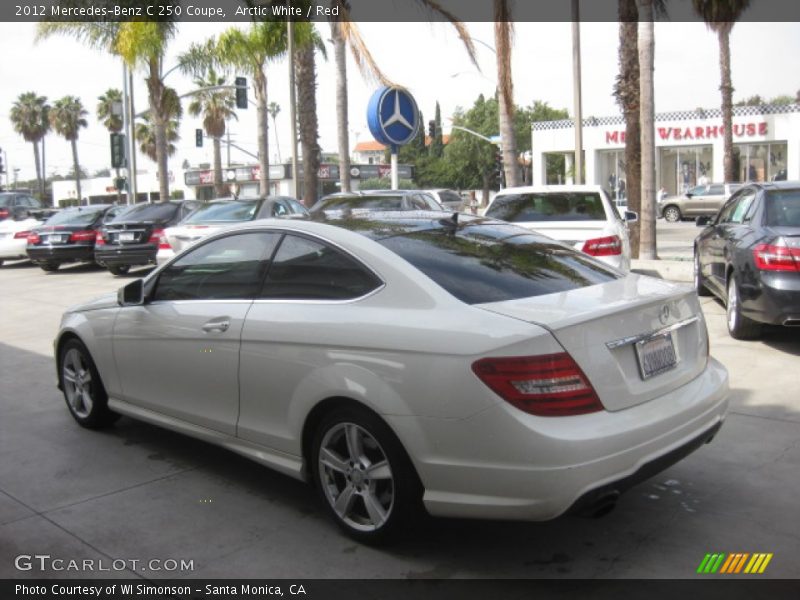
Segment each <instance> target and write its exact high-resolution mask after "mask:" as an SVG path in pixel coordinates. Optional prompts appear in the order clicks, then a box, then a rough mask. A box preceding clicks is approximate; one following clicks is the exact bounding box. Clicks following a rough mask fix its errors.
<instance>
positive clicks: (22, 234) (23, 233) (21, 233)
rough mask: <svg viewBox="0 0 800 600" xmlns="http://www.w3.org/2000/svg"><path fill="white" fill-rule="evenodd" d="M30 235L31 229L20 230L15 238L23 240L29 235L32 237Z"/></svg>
mask: <svg viewBox="0 0 800 600" xmlns="http://www.w3.org/2000/svg"><path fill="white" fill-rule="evenodd" d="M30 235H31V232H30V231H18V232H17V233H15V234H14V239H15V240H23V239H25V238H27V237H30Z"/></svg>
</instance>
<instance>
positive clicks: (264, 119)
mask: <svg viewBox="0 0 800 600" xmlns="http://www.w3.org/2000/svg"><path fill="white" fill-rule="evenodd" d="M255 91H256V122H257V127H258V166H259V170H260V174H259V177H258V193H259V195H260V196H263V197H265V198H266V197H267V196H268V195H269V140H268V139H267V135H268V134H269V117H268V116H267V115H268V112H267V76H266V75H265V74H264V72H263V71H261V70H259V72H258V73H256V77H255ZM276 132H277V130H276Z"/></svg>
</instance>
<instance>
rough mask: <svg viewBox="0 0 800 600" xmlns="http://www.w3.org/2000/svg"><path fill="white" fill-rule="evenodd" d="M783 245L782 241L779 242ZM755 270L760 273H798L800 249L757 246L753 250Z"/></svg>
mask: <svg viewBox="0 0 800 600" xmlns="http://www.w3.org/2000/svg"><path fill="white" fill-rule="evenodd" d="M779 243H780V244H783V243H784V242H783V240H779ZM753 258H754V259H755V263H756V268H758V269H761V270H762V271H800V248H789V247H788V246H784V245H777V244H759V245H758V246H756V247H755V248H754V249H753Z"/></svg>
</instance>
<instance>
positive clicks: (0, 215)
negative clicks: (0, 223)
mask: <svg viewBox="0 0 800 600" xmlns="http://www.w3.org/2000/svg"><path fill="white" fill-rule="evenodd" d="M6 217H8V209H7V208H0V219H5V218H6Z"/></svg>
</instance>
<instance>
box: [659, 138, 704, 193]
mask: <svg viewBox="0 0 800 600" xmlns="http://www.w3.org/2000/svg"><path fill="white" fill-rule="evenodd" d="M658 152H659V163H658V166H659V175H660V178H661V182H660V183H661V188H663V189H664V191H666V193H667V195H670V196H674V195H677V194H685V193H686V192H687V191H688V190H689V189H690V188H692V187H694V186H696V185H706V184H708V183H711V182H712V181H713V180H714V177H713V173H712V163H711V157H712V152H713V149H712V146H679V147H670V148H660V149H659V151H658Z"/></svg>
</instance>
